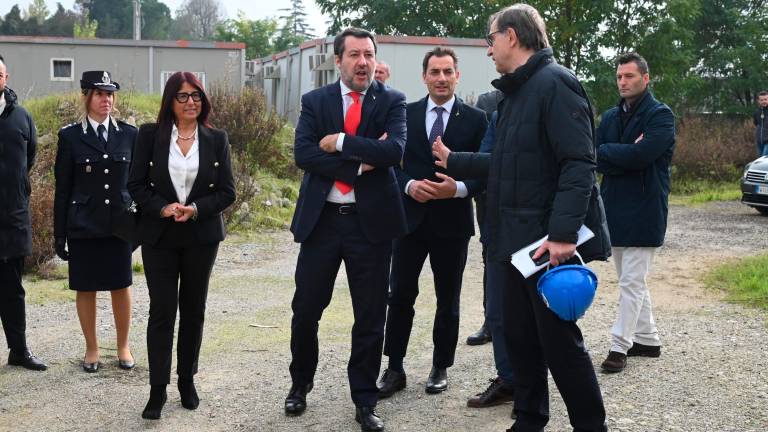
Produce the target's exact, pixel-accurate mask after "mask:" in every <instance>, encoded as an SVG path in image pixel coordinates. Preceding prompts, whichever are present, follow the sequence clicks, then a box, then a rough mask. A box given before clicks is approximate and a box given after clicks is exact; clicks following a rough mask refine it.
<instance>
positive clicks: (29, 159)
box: [0, 56, 47, 370]
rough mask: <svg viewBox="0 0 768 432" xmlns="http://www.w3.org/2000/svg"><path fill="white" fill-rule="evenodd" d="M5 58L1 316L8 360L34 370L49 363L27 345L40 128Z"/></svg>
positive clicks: (0, 65)
mask: <svg viewBox="0 0 768 432" xmlns="http://www.w3.org/2000/svg"><path fill="white" fill-rule="evenodd" d="M7 79H8V73H7V68H6V65H5V60H4V59H3V57H2V56H0V203H2V206H0V318H2V322H3V330H5V339H6V341H7V342H8V348H10V349H11V353H10V354H9V356H8V364H9V365H13V366H23V367H25V368H27V369H31V370H45V369H46V368H47V366H46V365H45V363H43V362H41V361H40V360H39V359H38V358H37V357H35V356H34V355H33V354H32V353H31V352H30V351H29V349H28V348H27V342H26V336H25V332H26V315H25V311H24V287H23V286H22V285H21V273H22V270H23V268H24V257H25V256H27V255H30V254H31V253H32V226H31V225H32V224H31V223H30V217H29V194H30V187H29V170H31V169H32V164H33V163H34V160H35V150H36V148H37V142H36V141H37V132H36V131H35V124H34V123H33V122H32V117H30V115H29V113H27V111H26V110H24V108H22V107H21V106H19V105H18V104H17V102H16V93H14V92H13V90H11V89H9V88H8V87H6V85H5V84H6V80H7Z"/></svg>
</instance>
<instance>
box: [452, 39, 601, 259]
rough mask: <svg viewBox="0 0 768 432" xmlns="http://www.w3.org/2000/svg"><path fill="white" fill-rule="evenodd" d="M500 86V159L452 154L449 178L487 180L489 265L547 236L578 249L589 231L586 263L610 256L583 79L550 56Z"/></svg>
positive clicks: (545, 52) (538, 57) (537, 58)
mask: <svg viewBox="0 0 768 432" xmlns="http://www.w3.org/2000/svg"><path fill="white" fill-rule="evenodd" d="M493 85H494V87H496V88H498V89H499V90H501V91H502V92H503V93H504V99H503V100H502V101H501V102H500V103H499V106H498V122H497V124H496V143H495V145H494V148H493V152H492V153H491V154H490V156H489V155H488V154H487V153H475V154H471V153H451V157H450V158H449V160H448V172H449V174H455V175H465V176H468V174H469V173H475V174H477V173H482V172H486V173H488V192H487V193H488V203H487V207H486V210H487V216H486V228H487V230H488V231H487V232H488V240H489V243H488V259H489V260H492V261H509V259H510V256H511V255H512V254H513V253H514V252H516V251H517V250H519V249H520V248H522V247H524V246H527V245H529V244H530V243H533V242H534V241H536V240H538V239H540V238H541V237H543V236H545V235H549V239H550V240H552V241H556V242H563V243H576V240H577V237H578V235H577V232H578V230H579V228H580V227H581V225H582V224H586V225H587V226H588V227H589V228H590V229H592V231H594V233H595V238H594V239H592V240H589V241H588V242H587V243H585V244H583V245H582V246H581V247H580V248H579V252H580V253H581V254H582V256H583V257H584V259H585V260H587V261H588V260H592V259H605V258H607V257H608V256H610V239H609V236H608V230H607V226H606V224H605V214H604V211H603V206H602V201H601V200H600V194H599V191H598V189H597V183H596V179H595V173H594V171H595V153H594V143H593V140H592V136H593V130H594V127H593V121H592V108H591V106H590V104H589V101H588V99H587V95H586V92H585V91H584V89H583V88H582V86H581V84H580V83H579V81H578V79H576V77H575V76H574V74H573V73H572V72H570V71H569V70H567V69H565V68H564V67H562V66H560V65H558V64H557V63H556V62H555V60H554V58H553V56H552V50H551V49H550V48H545V49H542V50H540V51H538V52H536V53H535V54H534V55H533V56H532V57H531V58H530V59H529V60H528V62H527V63H526V64H525V65H523V66H521V67H519V68H518V69H517V70H515V72H513V73H511V74H506V75H504V76H502V77H501V78H500V79H497V80H495V81H494V82H493Z"/></svg>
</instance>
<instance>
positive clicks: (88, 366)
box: [83, 358, 99, 373]
mask: <svg viewBox="0 0 768 432" xmlns="http://www.w3.org/2000/svg"><path fill="white" fill-rule="evenodd" d="M83 370H84V371H86V372H88V373H96V372H98V371H99V361H98V360H96V361H95V362H93V363H88V362H87V361H85V358H83Z"/></svg>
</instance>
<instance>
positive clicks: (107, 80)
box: [101, 71, 110, 84]
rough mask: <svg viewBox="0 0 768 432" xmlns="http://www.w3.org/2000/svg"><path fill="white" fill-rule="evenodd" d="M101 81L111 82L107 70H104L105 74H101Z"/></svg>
mask: <svg viewBox="0 0 768 432" xmlns="http://www.w3.org/2000/svg"><path fill="white" fill-rule="evenodd" d="M101 82H103V83H104V84H109V83H110V79H109V74H108V73H107V71H104V74H103V75H102V76H101Z"/></svg>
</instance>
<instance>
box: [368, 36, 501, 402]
mask: <svg viewBox="0 0 768 432" xmlns="http://www.w3.org/2000/svg"><path fill="white" fill-rule="evenodd" d="M459 77H460V74H459V69H458V58H457V56H456V53H455V52H454V51H453V50H452V49H450V48H444V47H436V48H434V49H432V50H430V51H429V52H427V53H426V55H425V56H424V60H423V62H422V79H423V80H424V84H426V86H427V90H428V92H429V94H428V95H427V96H426V97H425V98H423V99H421V100H419V101H416V102H413V103H409V104H408V108H407V115H408V140H407V145H406V147H405V155H404V157H403V165H402V168H400V167H397V168H396V169H395V171H396V172H397V180H398V183H399V185H400V190H401V194H403V199H404V200H405V210H406V215H407V217H408V234H407V235H405V236H403V237H401V238H398V239H397V240H395V242H394V245H393V255H392V272H391V274H390V291H391V294H390V299H389V310H388V312H387V328H386V337H385V340H384V354H385V355H387V356H388V357H389V366H388V368H387V370H386V371H385V372H384V375H383V376H382V378H381V381H380V382H379V396H380V397H389V396H391V395H392V394H393V393H395V392H397V391H399V390H402V389H403V388H405V383H406V375H405V370H404V368H403V359H404V357H405V354H406V351H407V348H408V339H409V338H410V335H411V328H412V327H413V317H414V314H415V311H414V304H415V303H416V297H417V296H418V294H419V275H420V273H421V270H422V267H423V266H424V261H425V260H426V258H427V256H429V261H430V263H431V266H432V274H433V276H434V283H435V295H436V297H437V305H436V310H435V319H434V324H433V328H432V342H433V344H434V351H433V354H432V370H431V372H430V373H429V376H428V377H427V381H426V387H425V390H426V392H427V393H430V394H435V393H441V392H443V391H445V390H446V389H447V387H448V376H447V369H448V368H449V367H450V366H452V365H453V361H454V355H455V353H456V343H457V341H458V338H459V298H460V294H461V284H462V276H463V273H464V266H465V265H466V263H467V245H468V244H469V238H470V237H471V236H472V235H474V233H475V223H474V213H473V211H472V198H471V196H472V194H473V193H475V192H477V191H479V190H481V189H483V188H484V187H485V181H484V180H465V181H462V180H461V179H454V178H451V177H448V176H447V175H445V170H443V169H442V168H439V167H436V166H435V163H434V158H433V156H432V143H434V142H435V141H436V140H441V139H442V141H443V142H444V143H445V145H446V146H448V147H449V148H451V149H452V150H455V151H462V152H476V151H477V150H478V147H479V146H480V141H481V140H482V139H483V135H484V134H485V129H486V126H487V120H486V117H485V113H484V112H483V111H480V110H479V109H477V108H475V107H473V106H470V105H467V104H465V103H464V102H462V100H461V99H459V98H458V97H456V95H455V91H456V86H457V85H458V83H459Z"/></svg>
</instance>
